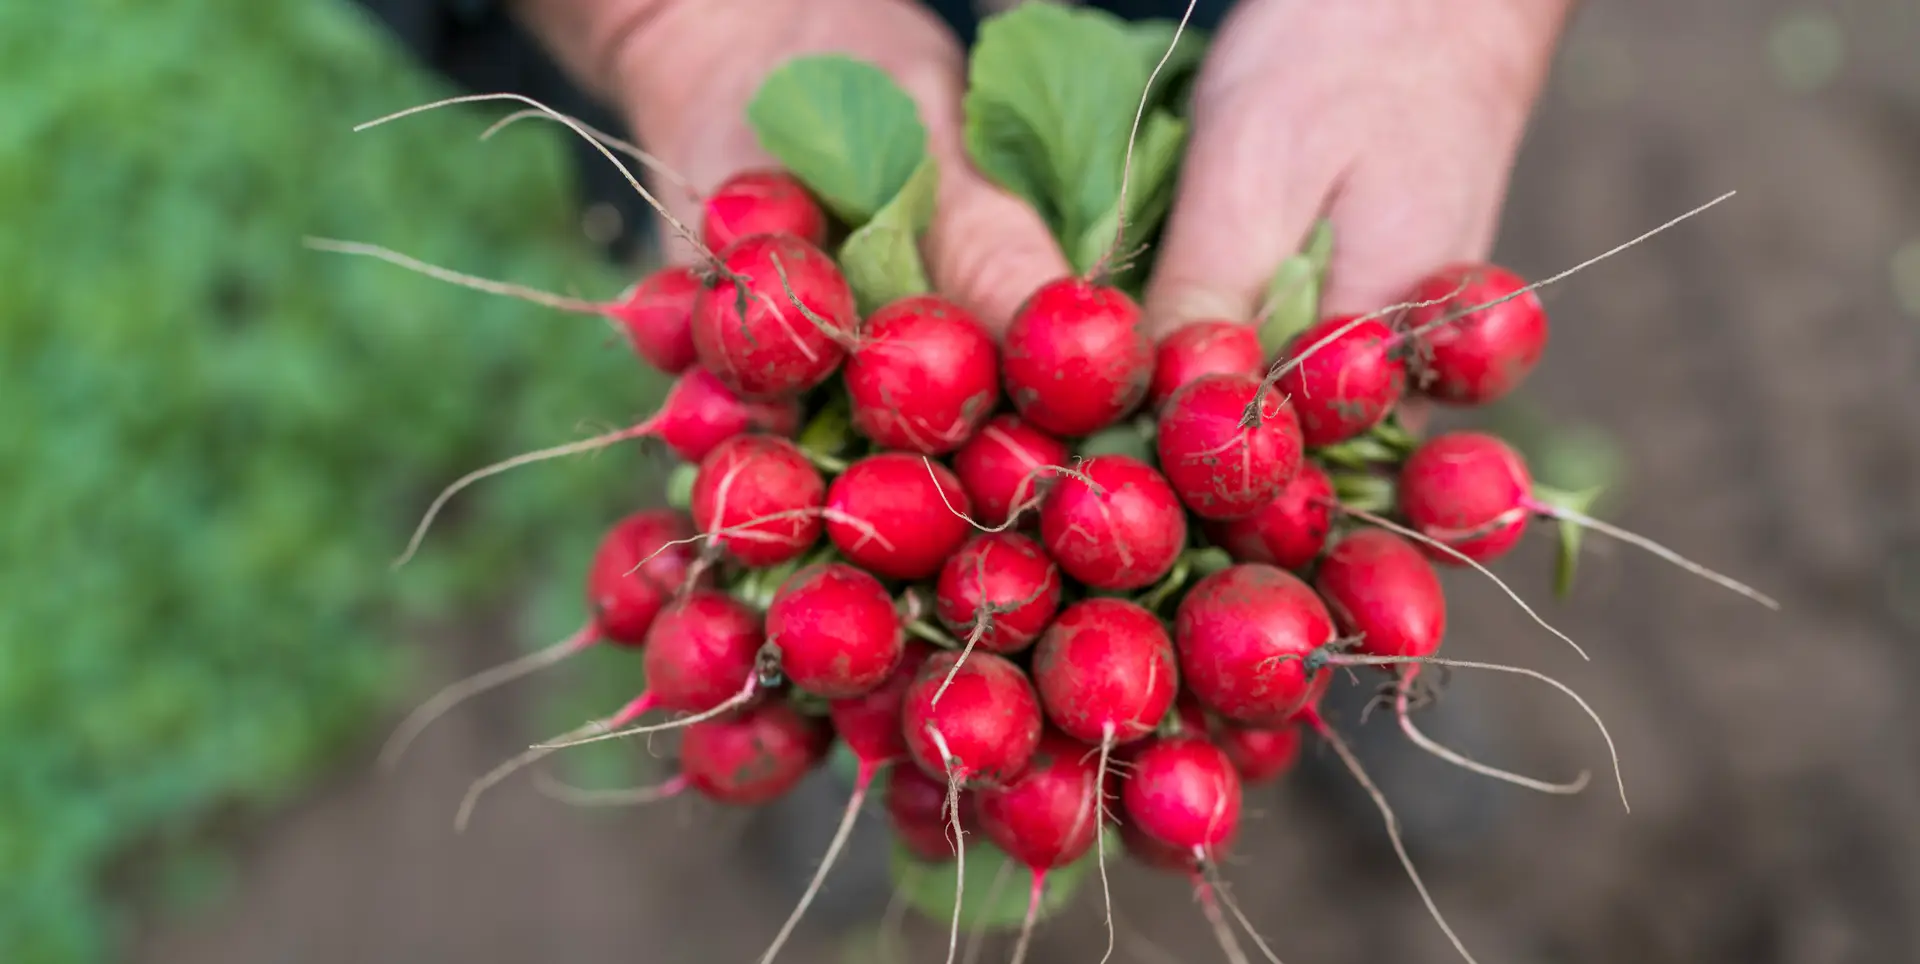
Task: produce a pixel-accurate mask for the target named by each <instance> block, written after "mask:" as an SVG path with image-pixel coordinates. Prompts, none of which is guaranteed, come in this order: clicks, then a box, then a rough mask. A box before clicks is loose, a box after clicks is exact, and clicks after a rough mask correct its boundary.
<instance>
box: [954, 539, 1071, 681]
mask: <svg viewBox="0 0 1920 964" xmlns="http://www.w3.org/2000/svg"><path fill="white" fill-rule="evenodd" d="M1060 591H1061V590H1060V567H1059V566H1056V565H1054V563H1053V560H1052V559H1051V558H1049V557H1048V556H1047V552H1046V550H1045V549H1043V548H1041V547H1040V544H1039V543H1038V542H1035V541H1033V540H1032V539H1030V538H1028V537H1026V536H1023V535H1020V534H1019V533H1014V532H987V533H981V534H979V535H976V536H974V537H973V538H972V539H970V540H968V541H967V544H966V545H964V546H962V547H961V549H960V551H959V552H957V553H955V554H953V555H952V556H950V557H949V558H948V559H947V561H946V564H945V565H943V566H941V567H940V581H939V583H938V584H937V586H936V589H935V591H934V609H935V611H936V612H937V613H938V614H939V617H940V622H941V623H942V624H943V625H945V626H946V627H947V629H948V630H950V631H952V632H953V633H954V634H955V635H957V636H962V637H964V638H965V639H966V640H967V643H968V644H969V645H974V644H978V645H979V646H981V647H983V648H985V649H986V650H987V651H988V652H992V653H1002V654H1005V653H1017V652H1019V651H1020V650H1023V649H1025V648H1027V646H1028V645H1030V644H1032V642H1033V641H1034V640H1035V639H1038V638H1039V636H1040V632H1041V630H1043V629H1045V628H1046V627H1047V623H1049V622H1051V621H1052V620H1053V614H1054V612H1055V611H1057V610H1058V609H1059V608H1060Z"/></svg>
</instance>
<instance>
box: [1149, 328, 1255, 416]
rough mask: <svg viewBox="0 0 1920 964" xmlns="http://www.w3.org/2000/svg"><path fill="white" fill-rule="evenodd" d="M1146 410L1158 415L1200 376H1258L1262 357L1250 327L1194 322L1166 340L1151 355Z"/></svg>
mask: <svg viewBox="0 0 1920 964" xmlns="http://www.w3.org/2000/svg"><path fill="white" fill-rule="evenodd" d="M1153 357H1154V361H1153V383H1152V385H1151V386H1149V388H1148V389H1147V408H1148V409H1149V410H1151V411H1158V410H1159V409H1160V406H1162V405H1165V404H1166V402H1167V399H1169V398H1172V397H1173V393H1174V392H1177V391H1179V390H1180V389H1181V388H1183V387H1185V385H1186V384H1187V383H1188V382H1191V381H1193V380H1194V379H1196V378H1199V377H1201V376H1202V375H1256V376H1257V375H1259V374H1260V371H1261V369H1262V368H1263V367H1264V366H1263V364H1262V362H1263V361H1264V360H1265V353H1264V352H1262V351H1261V350H1260V335H1259V333H1258V332H1256V331H1255V330H1254V328H1253V326H1252V325H1247V324H1242V323H1241V322H1237V321H1224V320H1209V321H1196V322H1193V323H1192V324H1189V325H1187V326H1186V327H1184V328H1181V329H1180V330H1179V331H1176V332H1174V333H1173V334H1171V335H1168V336H1166V337H1165V338H1162V339H1160V345H1159V347H1158V348H1157V349H1155V351H1154V356H1153Z"/></svg>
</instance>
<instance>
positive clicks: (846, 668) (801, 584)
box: [767, 562, 905, 699]
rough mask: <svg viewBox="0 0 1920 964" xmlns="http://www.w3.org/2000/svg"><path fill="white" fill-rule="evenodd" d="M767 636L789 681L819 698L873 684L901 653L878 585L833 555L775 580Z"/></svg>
mask: <svg viewBox="0 0 1920 964" xmlns="http://www.w3.org/2000/svg"><path fill="white" fill-rule="evenodd" d="M767 641H768V642H770V643H772V644H773V645H774V646H776V647H778V648H779V651H780V669H781V672H783V673H784V674H785V675H786V677H787V679H788V680H789V681H791V682H792V683H793V685H795V686H797V687H799V688H800V689H803V690H805V691H807V692H809V693H812V694H814V695H816V696H822V697H825V698H827V699H844V698H846V697H850V696H858V695H860V694H861V693H865V692H867V691H869V690H872V689H873V688H875V687H877V686H879V685H880V684H881V683H883V682H885V681H886V679H887V677H888V676H889V675H890V674H891V673H892V672H893V670H894V668H895V667H896V666H898V665H899V664H900V659H901V657H902V656H903V655H904V652H905V645H904V636H903V635H902V633H901V629H900V617H899V615H898V614H897V613H895V612H894V608H893V597H891V596H889V595H887V589H886V587H885V586H882V585H880V580H878V579H875V578H874V577H873V576H872V575H870V574H868V573H867V572H865V571H863V570H861V569H857V568H855V567H853V566H849V565H847V564H845V563H839V562H832V563H823V564H820V565H813V566H808V567H806V568H805V569H802V570H800V571H799V572H797V573H794V574H793V575H792V576H791V577H790V578H788V579H787V581H786V582H785V583H784V584H782V585H781V586H780V588H779V590H778V591H777V592H775V593H774V596H773V602H772V604H771V605H769V606H768V607H767Z"/></svg>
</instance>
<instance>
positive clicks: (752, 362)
mask: <svg viewBox="0 0 1920 964" xmlns="http://www.w3.org/2000/svg"><path fill="white" fill-rule="evenodd" d="M721 262H722V269H723V270H722V271H721V272H720V274H719V276H718V277H717V278H716V279H715V280H714V281H713V282H712V283H710V284H709V286H708V287H707V288H705V289H704V290H702V291H701V292H700V297H699V298H698V299H697V300H695V301H694V304H693V347H694V352H695V354H696V355H697V356H698V357H699V359H700V364H701V365H702V366H704V367H706V368H707V369H709V370H710V371H712V372H713V373H714V374H715V375H718V376H720V380H721V381H722V382H723V383H725V384H726V386H727V387H728V388H731V389H733V391H734V392H736V393H738V394H739V395H741V396H742V397H745V398H782V397H788V396H793V395H798V394H800V393H801V392H804V391H806V390H808V389H810V388H812V387H814V386H815V385H818V384H820V383H821V382H824V381H826V380H827V378H828V377H829V376H831V375H832V374H833V373H834V370H835V369H837V368H839V367H840V362H841V360H842V359H843V358H845V357H846V354H847V349H848V348H850V347H851V346H852V345H853V343H854V332H855V330H856V328H857V326H858V324H859V320H858V318H857V317H856V316H855V315H854V306H853V290H852V289H851V288H849V287H847V279H846V278H845V277H844V276H842V275H841V274H840V269H839V267H837V266H836V265H835V264H834V263H833V259H832V258H831V257H828V256H827V254H826V252H824V251H821V250H820V249H819V248H816V247H814V246H813V245H811V244H808V243H807V242H806V241H805V240H803V239H801V238H797V237H795V236H793V235H790V234H756V235H751V236H748V237H745V238H741V239H740V240H739V241H736V242H734V244H733V246H732V247H729V248H728V249H727V250H725V251H723V252H721ZM796 300H797V301H798V304H795V301H796Z"/></svg>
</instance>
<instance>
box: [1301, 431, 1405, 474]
mask: <svg viewBox="0 0 1920 964" xmlns="http://www.w3.org/2000/svg"><path fill="white" fill-rule="evenodd" d="M1313 454H1314V456H1316V457H1317V458H1319V459H1321V460H1322V461H1324V462H1328V463H1330V464H1333V465H1338V466H1340V467H1342V468H1349V469H1365V468H1367V467H1369V466H1371V465H1374V464H1376V463H1380V462H1398V461H1400V456H1399V454H1398V453H1397V452H1395V451H1394V450H1393V448H1392V447H1390V446H1388V445H1387V444H1386V443H1384V442H1382V441H1380V440H1379V439H1377V438H1374V437H1373V436H1371V435H1358V436H1355V437H1353V438H1350V439H1348V440H1346V441H1344V442H1337V443H1335V444H1333V445H1326V446H1322V447H1320V448H1317V449H1314V450H1313Z"/></svg>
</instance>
